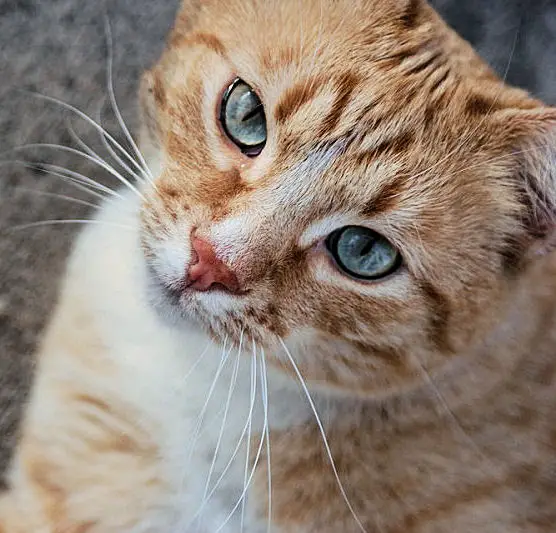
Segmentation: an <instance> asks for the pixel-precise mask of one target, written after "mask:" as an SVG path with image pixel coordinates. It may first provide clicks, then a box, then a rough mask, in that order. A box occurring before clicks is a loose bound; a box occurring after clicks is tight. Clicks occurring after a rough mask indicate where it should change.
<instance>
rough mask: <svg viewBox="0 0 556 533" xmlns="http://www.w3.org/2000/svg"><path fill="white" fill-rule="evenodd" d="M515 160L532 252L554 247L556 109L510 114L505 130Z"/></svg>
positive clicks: (555, 221) (555, 213) (555, 246)
mask: <svg viewBox="0 0 556 533" xmlns="http://www.w3.org/2000/svg"><path fill="white" fill-rule="evenodd" d="M508 127H509V136H510V139H511V140H512V141H516V142H512V145H513V149H514V152H515V155H516V157H517V160H518V165H519V166H518V172H517V173H516V175H515V176H516V179H517V180H518V183H517V186H518V189H519V190H520V191H521V192H522V199H521V202H522V203H523V204H524V211H523V225H524V228H525V230H526V232H527V233H528V237H529V239H531V240H532V241H533V242H534V243H535V245H534V247H533V250H532V253H534V254H539V253H547V252H548V251H550V250H552V249H554V248H556V109H554V108H538V109H535V110H527V111H517V112H516V111H513V112H512V116H511V117H509V121H508V122H506V129H507V128H508Z"/></svg>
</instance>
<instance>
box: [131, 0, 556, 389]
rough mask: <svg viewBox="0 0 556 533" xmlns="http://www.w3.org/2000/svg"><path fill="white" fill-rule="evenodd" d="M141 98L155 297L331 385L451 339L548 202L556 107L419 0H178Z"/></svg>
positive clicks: (381, 374)
mask: <svg viewBox="0 0 556 533" xmlns="http://www.w3.org/2000/svg"><path fill="white" fill-rule="evenodd" d="M141 101H142V104H143V115H144V124H145V130H144V134H143V146H144V149H145V151H146V152H147V153H149V154H152V155H153V157H154V159H156V160H157V161H158V164H159V166H160V172H159V173H158V175H157V177H156V180H155V187H154V188H152V189H149V190H147V191H146V192H145V194H146V196H147V201H146V202H145V204H144V205H143V207H142V215H141V216H142V243H143V248H144V251H145V258H146V262H147V264H148V266H149V270H150V273H151V276H152V280H153V282H154V283H155V284H156V285H158V286H159V287H160V291H161V292H160V294H159V295H158V298H159V299H162V300H164V301H166V302H170V304H171V309H172V310H173V311H174V312H175V313H177V314H179V315H186V316H187V317H188V318H189V319H195V320H198V321H199V322H200V323H201V324H202V325H203V326H204V327H206V328H207V329H208V330H209V331H210V332H211V334H212V335H214V336H215V337H216V338H218V339H219V340H220V341H222V342H224V341H226V342H230V341H231V342H234V343H238V342H240V339H242V342H244V343H245V344H250V343H251V342H254V343H255V345H256V346H258V347H259V348H263V349H265V350H266V353H267V356H268V357H270V359H271V361H273V362H274V363H276V364H282V363H283V364H284V365H285V367H287V366H288V363H287V361H288V359H287V358H286V357H285V354H284V350H283V347H282V345H281V343H280V342H279V339H283V340H284V341H285V342H286V345H287V346H288V347H289V350H290V351H291V353H292V355H293V357H294V359H295V360H296V361H297V363H298V365H299V367H300V369H301V371H302V373H303V375H304V376H305V378H306V379H308V380H309V381H311V382H312V383H313V384H321V385H324V386H326V387H328V388H330V389H336V390H343V391H348V392H350V393H357V394H377V393H379V392H382V391H388V390H391V389H392V388H394V387H401V386H405V385H408V384H410V383H413V382H415V380H420V379H422V377H423V372H431V371H434V370H435V369H437V368H440V367H441V366H442V365H444V364H445V362H446V361H447V360H448V359H450V358H451V357H454V356H455V355H457V354H458V353H461V352H462V350H463V349H464V348H465V347H466V346H468V345H469V344H470V343H471V342H473V341H474V339H475V338H476V337H477V336H480V335H482V334H484V332H485V331H486V330H487V329H488V327H489V324H490V322H491V318H492V317H493V316H495V314H496V308H497V306H498V305H499V303H500V301H501V298H502V296H503V295H505V294H506V293H507V291H508V290H509V288H510V287H511V285H512V279H513V278H514V277H515V276H517V275H518V267H519V265H520V264H521V263H522V262H523V261H524V257H525V256H526V253H527V250H528V249H529V246H530V243H531V242H532V239H533V235H538V234H539V233H542V232H543V228H545V226H546V224H545V226H543V223H541V219H542V220H543V221H544V222H546V220H547V217H545V216H544V215H545V214H546V213H552V204H551V203H550V198H551V195H552V194H553V193H552V184H551V183H550V184H549V182H548V180H547V179H546V177H547V173H548V170H547V168H545V167H546V165H544V164H543V163H541V162H542V161H543V159H542V158H539V157H536V156H535V157H534V156H533V155H532V154H533V152H534V153H535V154H537V152H538V151H539V150H536V148H537V147H538V146H540V145H541V144H542V142H541V141H540V139H541V137H542V136H543V135H545V134H546V132H547V131H548V130H549V129H550V127H553V126H554V121H555V119H556V115H555V113H554V112H553V111H551V110H549V109H547V108H543V107H542V106H541V104H540V103H539V102H537V101H535V100H533V99H531V98H530V97H528V96H527V95H526V94H525V93H523V92H521V91H519V90H516V89H510V88H508V87H505V86H503V85H502V84H501V82H500V81H499V80H498V79H497V78H496V77H495V76H494V75H493V74H492V73H491V71H490V70H489V69H488V68H487V67H486V66H485V65H484V64H483V63H482V62H481V61H480V60H479V59H478V58H477V56H475V54H474V53H473V52H472V51H471V49H470V48H469V46H468V45H467V44H466V43H464V42H463V41H461V40H460V39H459V38H458V37H457V36H455V35H454V34H453V33H452V32H451V30H449V29H448V28H447V27H446V26H445V25H444V24H443V22H442V21H441V20H440V19H439V18H438V17H437V15H436V14H435V13H434V12H433V11H432V9H430V8H429V7H428V6H427V5H425V4H423V3H421V2H420V1H414V0H374V1H370V2H360V3H358V2H351V1H349V2H348V1H347V0H346V2H342V1H340V2H327V1H325V0H320V1H316V0H315V1H310V2H298V1H293V0H292V1H289V0H287V1H281V2H268V1H264V0H249V1H245V0H243V1H241V2H236V1H229V2H219V1H212V0H208V1H206V2H200V3H199V2H186V3H185V5H184V6H183V8H182V11H181V13H180V15H179V16H178V20H177V23H176V27H175V29H174V31H173V34H172V36H171V39H170V42H169V45H168V48H167V50H166V52H165V54H164V55H163V57H162V59H161V61H160V62H159V63H158V65H156V66H155V68H154V69H152V71H150V72H149V73H147V74H146V75H145V77H144V80H143V84H142V91H141ZM545 159H546V158H545ZM539 161H541V162H539ZM541 174H542V175H543V177H542V178H541V177H540V175H541ZM539 199H542V202H540V203H539ZM541 204H542V205H541ZM540 208H543V209H540ZM533 213H537V214H540V216H539V217H538V218H533V217H532V214H533ZM545 229H546V228H545ZM286 371H291V368H290V369H289V370H286Z"/></svg>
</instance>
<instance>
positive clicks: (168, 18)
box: [0, 0, 556, 464]
mask: <svg viewBox="0 0 556 533" xmlns="http://www.w3.org/2000/svg"><path fill="white" fill-rule="evenodd" d="M176 3H177V2H176V0H168V1H159V2H149V1H147V0H115V1H113V2H111V3H110V6H111V7H110V20H111V21H112V25H113V31H114V40H115V66H114V72H115V86H116V93H117V96H118V101H119V103H120V106H121V108H122V113H123V115H124V118H125V120H126V122H127V123H128V124H129V126H130V128H131V129H132V130H134V129H135V127H136V107H135V92H136V87H137V80H138V76H139V74H140V72H141V71H142V69H143V68H144V67H146V66H147V65H149V64H150V63H152V61H153V60H155V59H156V57H157V55H158V53H159V52H160V50H161V47H162V45H163V38H164V35H165V33H166V32H167V30H168V28H169V26H170V24H171V22H172V18H173V14H174V11H175V7H176ZM435 5H436V6H437V7H438V8H439V9H440V11H441V12H442V13H443V14H444V15H445V16H446V17H447V19H448V20H449V22H451V23H452V24H453V25H454V26H455V27H456V29H458V31H460V33H462V34H463V35H464V36H466V37H467V38H468V39H470V40H471V41H472V42H473V44H475V45H476V46H477V47H478V49H479V51H480V52H481V53H482V55H483V56H484V57H485V58H486V59H487V60H488V61H489V62H490V63H491V64H492V65H493V66H494V67H495V68H496V69H497V70H498V71H499V72H501V73H504V72H505V71H506V69H507V66H508V64H510V69H509V72H508V79H509V80H510V81H511V82H513V83H516V84H518V85H521V86H523V87H526V88H528V89H530V90H531V91H533V92H534V93H535V94H536V95H538V96H540V97H542V98H544V99H545V100H546V101H548V102H552V103H556V63H555V62H554V60H553V58H554V57H556V2H554V0H545V1H543V2H541V1H538V0H537V1H530V2H523V5H522V4H521V3H520V2H519V1H517V0H491V1H489V2H484V0H468V1H467V2H465V3H464V2H461V1H459V0H437V1H436V2H435ZM101 6H102V3H100V2H98V3H96V2H80V1H78V0H51V1H48V2H44V1H43V2H40V1H39V0H0V153H1V154H2V155H1V156H0V158H1V160H2V161H4V160H7V159H14V158H23V157H25V159H27V160H30V161H36V160H37V159H40V160H42V161H48V162H50V163H55V164H58V165H63V166H66V167H68V168H71V169H72V170H75V171H78V172H81V173H83V174H86V175H90V176H94V177H95V178H97V177H102V179H103V180H104V179H106V176H104V175H102V176H101V175H100V174H99V172H98V170H97V169H96V168H95V167H94V166H93V165H91V164H89V163H87V162H86V161H84V160H83V159H80V158H78V157H77V156H75V155H69V154H64V153H60V152H58V151H53V150H51V149H42V150H41V151H37V150H34V151H32V150H28V151H26V152H25V153H23V152H18V153H17V154H14V153H9V154H7V153H5V151H6V150H8V149H9V148H12V147H14V146H20V145H22V144H24V143H27V142H48V143H60V144H64V145H68V144H71V137H70V136H69V134H68V133H67V128H66V121H67V119H68V118H69V115H68V114H67V113H65V112H62V110H61V109H60V108H59V107H58V106H56V105H53V104H51V103H46V102H44V101H40V100H37V99H35V98H34V97H32V96H30V95H29V94H26V93H23V92H21V91H19V89H26V90H31V91H38V92H40V93H43V94H48V95H52V96H55V97H58V98H60V99H62V100H63V101H65V102H71V103H72V104H75V105H77V106H79V107H80V108H82V109H84V110H86V111H87V112H88V113H90V114H92V115H93V116H96V113H97V110H98V108H99V105H100V104H101V103H102V100H103V98H104V96H105V95H106V88H105V87H106V85H105V83H106V76H105V73H106V58H107V49H106V46H105V39H104V30H103V15H102V9H101ZM512 50H514V53H513V54H512ZM510 56H511V58H512V59H511V62H510V61H509V60H510ZM106 124H107V125H108V127H109V128H110V129H114V128H115V124H114V121H113V120H111V118H110V115H109V114H108V115H107V116H106ZM76 127H77V129H78V130H79V129H80V128H79V125H76ZM90 130H91V129H90V128H89V131H86V130H85V131H86V132H85V134H84V135H85V138H86V139H87V140H88V141H92V142H95V135H94V132H91V131H90ZM0 165H1V166H0V464H2V463H3V462H5V459H6V457H7V456H8V450H9V448H10V446H11V445H12V443H13V436H14V431H15V429H16V427H17V420H18V417H19V411H20V410H19V407H20V406H21V403H22V401H23V399H24V397H25V394H26V392H27V391H28V387H29V383H30V379H31V376H32V366H33V364H32V363H33V357H32V353H33V349H34V347H35V343H36V339H37V335H38V334H39V333H40V330H41V328H42V327H43V326H44V324H45V321H46V320H47V318H48V314H49V310H50V309H51V308H52V305H53V303H54V301H55V295H56V290H57V287H58V282H59V280H60V275H61V273H62V272H63V265H64V260H65V258H66V257H67V253H68V250H69V246H70V243H71V240H72V238H73V236H74V235H75V231H77V229H78V225H74V224H68V225H56V226H40V227H36V226H34V227H29V228H26V229H20V230H18V231H13V228H14V227H16V226H19V225H22V224H28V223H33V222H37V221H44V220H52V219H75V218H82V217H84V216H86V214H87V208H86V207H84V206H82V205H77V204H73V203H70V202H68V201H65V200H62V199H59V198H54V197H52V196H45V195H44V194H40V195H39V194H36V193H37V192H41V193H49V194H58V195H60V194H61V195H71V196H73V197H78V198H81V199H86V196H85V195H84V194H82V193H80V192H79V191H76V190H74V189H73V188H72V187H71V186H69V185H67V184H65V183H64V182H62V181H61V180H60V179H58V178H56V177H53V176H48V175H46V174H44V173H42V172H40V171H39V172H37V171H35V172H32V171H30V170H27V169H25V168H23V167H21V166H20V165H19V166H18V165H10V166H8V165H6V164H4V163H0ZM111 183H114V182H113V181H112V182H111ZM23 189H27V190H23ZM29 190H30V191H29ZM33 191H34V192H33ZM88 199H89V200H93V201H94V198H92V197H91V198H88ZM8 230H10V231H8Z"/></svg>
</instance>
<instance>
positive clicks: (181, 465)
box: [65, 196, 310, 533]
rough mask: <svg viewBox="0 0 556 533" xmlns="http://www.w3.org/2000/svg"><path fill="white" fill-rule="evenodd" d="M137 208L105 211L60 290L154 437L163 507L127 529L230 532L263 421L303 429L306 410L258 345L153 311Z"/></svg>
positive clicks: (259, 453)
mask: <svg viewBox="0 0 556 533" xmlns="http://www.w3.org/2000/svg"><path fill="white" fill-rule="evenodd" d="M135 209H136V207H135V201H133V199H132V198H131V197H129V196H126V197H124V199H123V200H118V201H117V202H114V203H111V204H107V205H106V206H105V207H104V208H103V210H102V211H101V212H100V213H99V215H98V217H97V218H98V220H99V222H101V223H100V224H98V225H95V226H92V227H90V228H89V229H88V230H87V231H86V232H85V233H84V234H83V235H82V236H81V238H80V241H79V243H78V246H77V248H76V250H75V253H74V256H73V259H72V262H71V264H70V268H69V273H68V279H67V283H66V288H65V291H66V292H68V291H79V292H80V293H81V298H82V299H83V300H85V301H86V302H87V305H88V306H89V307H90V309H91V311H92V313H93V314H94V316H95V317H96V319H97V320H98V326H99V328H100V330H101V332H102V337H103V339H104V341H105V343H106V346H107V349H108V358H109V359H110V360H111V362H112V363H114V366H115V368H116V372H115V374H114V375H113V378H112V379H113V383H111V384H110V385H109V387H108V388H110V389H111V390H112V391H114V393H115V394H118V395H119V396H120V397H121V398H122V399H123V400H124V401H125V402H126V403H129V404H130V405H132V406H133V407H134V408H135V409H136V410H137V412H139V413H140V414H141V420H140V421H139V422H140V423H141V424H142V425H143V426H144V427H145V428H147V431H149V432H150V433H151V434H153V435H154V438H155V439H156V441H157V446H158V449H159V456H160V457H159V461H160V469H161V471H162V472H163V473H164V477H165V482H166V483H167V487H168V490H167V492H166V494H165V498H166V501H164V502H158V507H157V508H156V509H154V510H152V511H149V512H148V513H147V516H145V519H144V521H143V522H142V524H141V526H140V527H139V528H138V529H134V530H133V531H134V533H135V532H136V531H137V533H138V532H139V531H156V532H158V531H165V532H168V531H172V532H175V533H186V532H192V533H195V532H199V533H205V532H206V533H216V532H218V531H221V532H222V533H232V532H233V533H237V532H238V531H240V530H241V523H242V521H243V518H242V515H243V511H242V508H243V495H244V493H245V492H246V491H245V490H244V487H245V486H246V485H248V484H249V481H250V479H252V475H253V474H252V473H253V469H252V467H253V463H254V461H255V460H256V459H257V457H259V459H260V457H263V456H265V453H264V452H266V446H267V442H266V441H265V440H264V435H265V428H266V424H268V428H269V431H272V430H276V429H278V428H285V427H288V426H291V425H295V424H298V423H301V422H302V421H304V420H306V419H307V418H309V417H310V408H309V405H308V403H307V400H306V398H305V397H304V396H303V393H302V392H300V391H299V389H298V388H297V386H296V384H295V383H292V382H290V381H289V380H287V379H286V378H285V377H283V376H282V375H278V374H277V373H276V372H274V371H272V370H271V369H269V368H267V369H266V372H265V371H264V369H263V365H264V361H263V359H261V356H260V352H259V351H258V350H257V349H256V347H253V346H251V345H247V343H244V344H245V345H244V346H243V350H242V352H243V353H241V354H240V353H239V350H238V349H237V348H231V346H228V347H226V346H218V345H216V344H214V343H213V342H212V341H210V340H209V338H208V337H207V336H206V335H205V334H204V333H203V332H202V330H201V329H200V328H199V327H198V326H196V325H193V324H184V325H183V327H180V328H172V327H170V326H167V325H165V324H164V323H163V322H162V321H161V320H160V319H159V318H158V317H157V316H156V315H155V313H154V312H153V311H152V310H151V309H150V307H149V305H148V303H147V302H146V296H145V291H144V290H143V289H144V275H145V274H144V268H143V265H142V257H141V250H140V247H139V240H138V235H137V229H136V227H137V216H136V214H135ZM263 376H265V377H264V378H263ZM84 379H88V378H87V377H85V378H84ZM98 379H101V378H98ZM99 386H100V387H102V388H106V384H100V385H99ZM278 400H279V401H278ZM267 407H268V409H267ZM248 444H250V447H249V448H250V450H251V452H250V457H249V459H248V457H247V449H248V446H247V445H248ZM244 521H245V524H244V526H245V528H244V531H245V532H246V533H255V532H258V531H264V530H266V523H265V524H264V528H263V526H262V524H257V523H255V522H256V521H254V519H253V518H252V517H249V513H248V512H246V513H245V516H244ZM160 527H163V528H164V529H160Z"/></svg>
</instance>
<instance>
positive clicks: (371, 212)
mask: <svg viewBox="0 0 556 533" xmlns="http://www.w3.org/2000/svg"><path fill="white" fill-rule="evenodd" d="M370 154H371V156H372V159H373V160H376V153H375V152H371V153H370ZM406 188H407V175H406V174H397V175H396V176H395V177H394V178H393V179H392V180H391V181H389V182H387V183H385V184H384V185H383V186H382V188H381V189H380V191H379V192H378V193H377V194H376V196H375V198H373V200H372V201H371V202H370V203H368V204H367V205H366V206H365V207H364V208H363V210H362V211H361V215H362V216H364V217H373V216H376V215H379V214H381V213H386V212H388V211H391V210H392V209H394V208H395V207H396V206H397V204H398V201H399V198H400V196H401V194H402V192H403V191H404V190H405V189H406Z"/></svg>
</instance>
